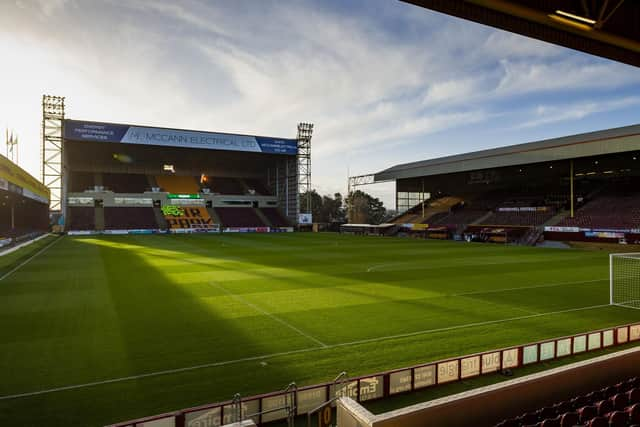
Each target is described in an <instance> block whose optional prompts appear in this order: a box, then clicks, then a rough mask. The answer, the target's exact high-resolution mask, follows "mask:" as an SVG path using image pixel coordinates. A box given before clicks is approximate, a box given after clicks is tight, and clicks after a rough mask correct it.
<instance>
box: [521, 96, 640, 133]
mask: <svg viewBox="0 0 640 427" xmlns="http://www.w3.org/2000/svg"><path fill="white" fill-rule="evenodd" d="M638 105H640V97H638V96H632V97H624V98H620V99H610V100H606V101H602V100H598V101H595V100H588V101H580V102H577V103H572V104H565V105H539V106H537V107H536V108H535V109H534V111H532V113H531V116H532V119H531V120H528V121H525V122H523V123H519V124H517V125H516V126H514V128H515V129H526V128H533V127H537V126H542V125H548V124H551V123H558V122H564V121H569V120H580V119H584V118H585V117H588V116H591V115H593V114H596V113H602V112H608V111H616V110H620V109H623V108H629V107H636V106H638Z"/></svg>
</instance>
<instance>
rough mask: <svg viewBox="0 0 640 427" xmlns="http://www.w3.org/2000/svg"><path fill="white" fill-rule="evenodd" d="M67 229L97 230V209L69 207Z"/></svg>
mask: <svg viewBox="0 0 640 427" xmlns="http://www.w3.org/2000/svg"><path fill="white" fill-rule="evenodd" d="M67 228H68V229H69V230H95V228H96V217H95V208H93V207H90V208H89V207H69V208H68V216H67Z"/></svg>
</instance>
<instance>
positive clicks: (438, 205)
mask: <svg viewBox="0 0 640 427" xmlns="http://www.w3.org/2000/svg"><path fill="white" fill-rule="evenodd" d="M461 202H462V199H461V198H459V197H452V196H445V197H440V198H438V199H433V200H426V201H425V202H424V204H425V206H424V213H423V209H422V203H418V204H417V205H416V206H414V207H413V208H411V209H409V210H408V211H407V212H405V213H403V214H401V215H399V216H397V217H396V218H394V219H393V220H392V221H391V222H392V223H394V224H409V223H422V224H428V223H429V222H430V218H431V217H432V216H434V215H436V214H440V213H446V212H449V211H451V209H452V208H453V207H454V206H456V205H459V204H460V203H461Z"/></svg>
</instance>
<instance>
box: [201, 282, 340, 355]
mask: <svg viewBox="0 0 640 427" xmlns="http://www.w3.org/2000/svg"><path fill="white" fill-rule="evenodd" d="M209 285H211V286H213V287H214V288H218V289H220V290H221V291H223V292H224V293H225V294H227V295H229V296H230V297H231V298H233V299H235V300H236V301H239V302H240V303H242V304H244V305H246V306H247V307H250V308H252V309H253V310H255V311H257V312H259V313H261V314H264V315H265V316H268V317H269V318H271V319H273V320H275V321H276V322H278V323H281V324H283V325H284V326H286V327H287V328H289V329H291V330H292V331H294V332H296V333H298V334H299V335H302V336H303V337H305V338H307V339H309V340H311V341H313V342H315V343H316V344H318V345H320V347H322V348H327V347H328V346H327V344H325V343H323V342H322V341H320V340H319V339H317V338H315V337H313V336H311V335H309V334H308V333H306V332H304V331H303V330H301V329H299V328H297V327H295V326H293V325H292V324H291V323H289V322H287V321H286V320H284V319H281V318H280V317H278V316H276V315H275V314H273V313H269V312H268V311H266V310H264V309H262V308H260V307H258V306H257V305H255V304H253V303H251V302H250V301H247V300H246V299H244V298H242V297H241V296H240V295H236V294H234V293H232V292H231V291H229V290H228V289H227V288H225V287H224V286H222V285H221V284H219V283H216V282H209Z"/></svg>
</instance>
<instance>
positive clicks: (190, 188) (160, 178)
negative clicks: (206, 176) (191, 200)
mask: <svg viewBox="0 0 640 427" xmlns="http://www.w3.org/2000/svg"><path fill="white" fill-rule="evenodd" d="M155 178H156V182H157V183H158V186H159V187H160V189H161V190H162V191H167V192H169V193H176V194H197V193H199V192H200V186H199V185H198V181H196V178H194V177H192V176H180V175H156V177H155Z"/></svg>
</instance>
